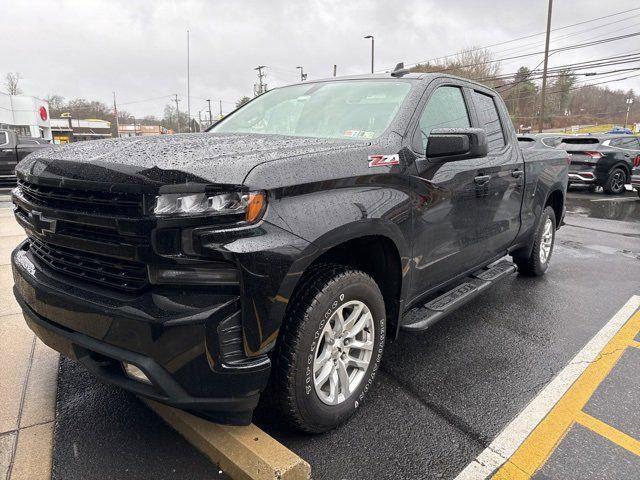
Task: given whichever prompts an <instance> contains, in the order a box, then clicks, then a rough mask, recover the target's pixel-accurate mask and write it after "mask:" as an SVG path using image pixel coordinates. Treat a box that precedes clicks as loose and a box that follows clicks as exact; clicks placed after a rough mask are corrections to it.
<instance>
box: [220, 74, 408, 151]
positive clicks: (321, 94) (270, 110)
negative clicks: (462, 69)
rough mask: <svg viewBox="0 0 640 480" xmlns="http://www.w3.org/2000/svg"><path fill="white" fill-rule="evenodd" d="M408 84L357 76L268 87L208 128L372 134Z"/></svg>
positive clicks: (320, 134) (315, 134)
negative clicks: (338, 79) (358, 78)
mask: <svg viewBox="0 0 640 480" xmlns="http://www.w3.org/2000/svg"><path fill="white" fill-rule="evenodd" d="M410 88H411V84H410V83H409V82H406V81H387V80H356V81H338V82H327V83H316V84H310V85H293V86H291V87H284V88H278V89H276V90H271V91H269V92H267V93H265V94H263V95H261V96H260V97H258V98H256V99H255V100H253V101H252V102H251V103H249V104H248V105H246V106H245V107H243V108H242V110H240V111H238V112H237V113H234V114H233V115H231V116H230V117H229V118H227V119H224V120H222V121H220V122H219V123H218V124H216V125H215V126H214V127H213V128H212V129H211V130H210V131H211V132H221V133H264V134H272V135H294V136H303V137H319V138H345V139H354V140H355V139H363V138H365V139H371V138H376V137H377V136H379V135H380V134H382V132H384V131H385V130H386V128H387V127H388V126H389V124H390V123H391V120H393V117H394V116H395V114H396V112H397V111H398V109H399V108H400V105H401V104H402V101H403V100H404V98H405V97H406V95H407V92H408V91H409V89H410Z"/></svg>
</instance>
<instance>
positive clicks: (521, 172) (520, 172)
mask: <svg viewBox="0 0 640 480" xmlns="http://www.w3.org/2000/svg"><path fill="white" fill-rule="evenodd" d="M522 175H524V170H514V171H513V172H511V176H512V177H513V178H520V177H521V176H522Z"/></svg>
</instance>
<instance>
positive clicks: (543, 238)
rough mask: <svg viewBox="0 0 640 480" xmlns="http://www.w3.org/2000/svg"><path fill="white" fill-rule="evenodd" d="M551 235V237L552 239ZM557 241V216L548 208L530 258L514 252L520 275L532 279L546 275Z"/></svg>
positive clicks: (541, 217) (542, 218) (536, 233)
mask: <svg viewBox="0 0 640 480" xmlns="http://www.w3.org/2000/svg"><path fill="white" fill-rule="evenodd" d="M549 222H550V223H549ZM549 235H550V236H551V237H550V239H549ZM555 239H556V215H555V213H554V211H553V208H551V207H546V208H545V209H544V210H543V211H542V215H541V216H540V222H539V223H538V228H536V232H535V238H534V241H533V249H532V250H531V253H530V254H529V256H528V257H525V256H524V255H523V254H522V252H514V255H513V261H514V262H515V264H516V265H517V266H518V273H520V274H521V275H526V276H530V277H539V276H541V275H544V273H545V272H546V271H547V268H548V267H549V261H550V260H551V254H552V253H553V245H554V242H555ZM549 241H550V243H549ZM543 251H544V252H545V253H544V255H543V254H542V253H541V252H543ZM543 257H544V259H543Z"/></svg>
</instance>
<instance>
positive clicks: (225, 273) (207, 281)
mask: <svg viewBox="0 0 640 480" xmlns="http://www.w3.org/2000/svg"><path fill="white" fill-rule="evenodd" d="M147 269H148V271H149V281H150V282H151V283H152V284H154V285H239V284H240V275H239V272H238V270H237V269H235V268H233V267H232V266H230V265H227V264H209V265H203V266H200V267H191V266H186V265H170V266H166V267H164V266H158V265H149V266H148V267H147Z"/></svg>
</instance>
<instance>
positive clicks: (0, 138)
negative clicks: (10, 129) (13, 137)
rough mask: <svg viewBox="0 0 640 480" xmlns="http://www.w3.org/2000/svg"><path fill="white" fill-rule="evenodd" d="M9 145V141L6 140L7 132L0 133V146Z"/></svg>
mask: <svg viewBox="0 0 640 480" xmlns="http://www.w3.org/2000/svg"><path fill="white" fill-rule="evenodd" d="M6 143H9V139H8V138H7V132H0V145H4V144H6Z"/></svg>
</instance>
